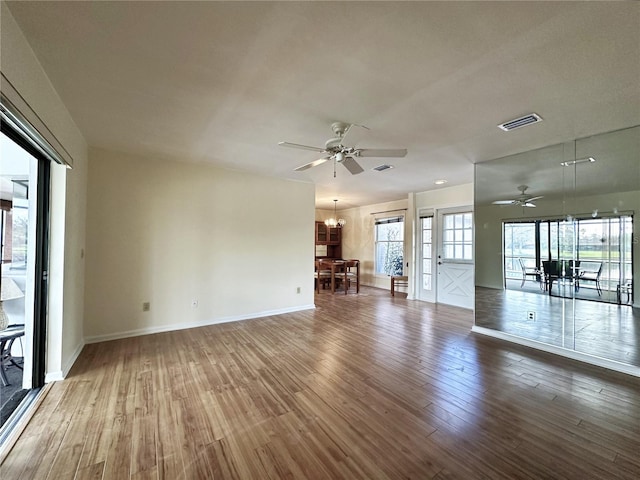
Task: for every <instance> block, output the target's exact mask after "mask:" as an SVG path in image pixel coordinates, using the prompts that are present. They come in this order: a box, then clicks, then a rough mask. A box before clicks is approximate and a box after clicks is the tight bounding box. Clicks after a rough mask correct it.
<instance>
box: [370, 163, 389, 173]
mask: <svg viewBox="0 0 640 480" xmlns="http://www.w3.org/2000/svg"><path fill="white" fill-rule="evenodd" d="M390 168H393V165H387V164H384V165H378V166H377V167H373V169H372V170H375V171H376V172H384V171H385V170H389V169H390Z"/></svg>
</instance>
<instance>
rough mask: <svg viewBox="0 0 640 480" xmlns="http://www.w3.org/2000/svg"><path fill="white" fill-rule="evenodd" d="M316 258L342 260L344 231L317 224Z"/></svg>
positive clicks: (322, 223)
mask: <svg viewBox="0 0 640 480" xmlns="http://www.w3.org/2000/svg"><path fill="white" fill-rule="evenodd" d="M316 258H342V229H340V228H329V227H327V226H326V225H325V224H324V222H316Z"/></svg>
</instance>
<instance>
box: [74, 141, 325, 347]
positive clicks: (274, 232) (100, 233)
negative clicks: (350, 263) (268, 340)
mask: <svg viewBox="0 0 640 480" xmlns="http://www.w3.org/2000/svg"><path fill="white" fill-rule="evenodd" d="M90 156H91V163H90V169H89V204H88V223H87V257H86V258H87V285H86V310H85V319H86V320H85V335H86V337H87V341H98V340H102V339H107V338H116V337H121V336H129V335H136V334H142V333H148V332H154V331H161V330H169V329H176V328H186V327H190V326H197V325H204V324H209V323H216V322H221V321H228V320H236V319H241V318H252V317H258V316H263V315H267V314H275V313H281V312H285V311H294V310H300V309H305V308H312V307H313V293H314V292H313V257H314V241H313V237H314V225H313V222H312V221H311V219H312V218H313V215H314V195H315V191H314V186H313V185H312V184H306V183H301V182H291V181H285V180H279V179H273V178H266V177H259V176H255V175H250V174H246V173H240V172H236V171H230V170H225V169H221V168H215V167H211V166H202V165H198V164H191V163H185V162H177V161H172V160H166V159H163V160H161V159H155V158H147V157H139V156H130V155H125V154H120V153H115V152H111V151H106V150H98V149H92V150H91V153H90ZM297 287H300V289H301V293H296V291H297ZM193 300H197V301H198V306H197V308H193V306H192V301H193ZM143 302H150V303H151V309H150V311H149V312H143V311H142V304H143Z"/></svg>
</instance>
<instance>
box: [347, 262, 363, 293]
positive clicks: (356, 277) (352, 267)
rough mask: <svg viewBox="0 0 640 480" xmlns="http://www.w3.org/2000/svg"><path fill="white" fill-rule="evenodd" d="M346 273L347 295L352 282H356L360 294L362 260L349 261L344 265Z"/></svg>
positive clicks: (357, 291)
mask: <svg viewBox="0 0 640 480" xmlns="http://www.w3.org/2000/svg"><path fill="white" fill-rule="evenodd" d="M344 271H345V285H346V286H345V293H347V290H348V289H349V287H351V282H355V284H356V293H360V260H356V259H351V260H347V261H346V262H345V264H344Z"/></svg>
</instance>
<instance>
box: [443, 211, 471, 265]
mask: <svg viewBox="0 0 640 480" xmlns="http://www.w3.org/2000/svg"><path fill="white" fill-rule="evenodd" d="M442 218H443V221H444V225H443V229H442V233H443V240H442V249H443V253H444V257H443V258H444V259H445V260H454V261H459V260H463V261H471V260H473V222H472V219H471V213H451V214H445V215H443V217H442Z"/></svg>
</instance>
